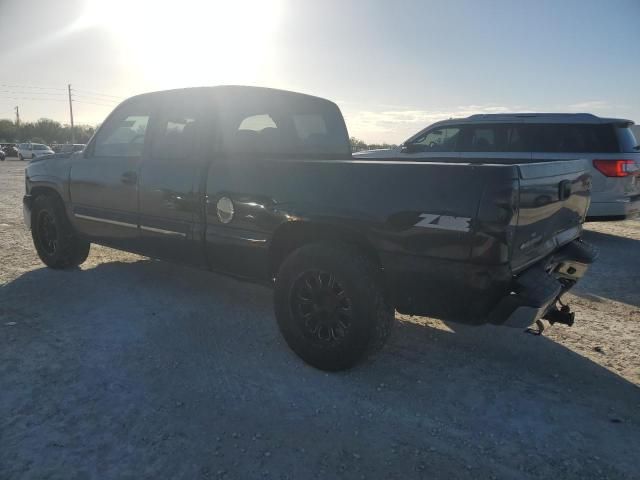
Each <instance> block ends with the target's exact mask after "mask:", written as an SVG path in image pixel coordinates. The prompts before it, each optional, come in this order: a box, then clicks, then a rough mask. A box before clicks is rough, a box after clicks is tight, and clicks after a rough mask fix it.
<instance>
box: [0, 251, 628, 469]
mask: <svg viewBox="0 0 640 480" xmlns="http://www.w3.org/2000/svg"><path fill="white" fill-rule="evenodd" d="M272 312H273V308H272V303H271V292H270V290H269V289H267V288H264V287H260V286H255V285H251V284H245V283H242V282H239V281H236V280H233V279H228V278H225V277H221V276H218V275H215V274H211V273H208V272H203V271H197V270H190V269H187V268H183V267H179V266H175V265H171V264H167V263H164V262H160V261H152V260H140V261H136V262H132V263H126V262H111V263H103V264H100V265H97V266H95V267H93V268H87V269H82V270H75V271H53V270H50V269H46V268H40V269H36V270H33V271H30V272H27V273H25V274H23V275H22V276H20V277H18V278H17V279H15V280H14V281H12V282H10V283H8V284H6V285H4V286H2V287H0V325H6V323H10V322H15V325H12V326H10V327H8V326H5V327H4V328H2V330H0V332H2V335H0V378H2V379H3V395H2V396H0V418H1V420H0V431H4V432H8V433H5V435H7V436H6V437H4V438H5V439H7V441H4V442H3V444H4V445H3V450H4V452H5V453H3V454H0V455H5V457H4V458H5V459H6V458H11V459H12V463H11V464H12V465H17V466H20V465H22V464H23V463H25V462H31V463H30V464H31V465H32V466H31V467H30V468H34V467H33V465H35V466H36V467H37V466H38V465H41V466H43V465H47V466H48V467H51V464H54V465H55V464H56V463H55V462H62V461H64V459H65V458H67V461H69V460H68V459H69V458H71V459H75V460H74V461H77V462H82V461H86V462H94V464H96V465H97V467H96V468H98V471H100V468H103V469H108V468H116V467H113V465H118V467H117V468H125V467H126V468H130V469H131V468H134V465H136V463H135V462H137V463H138V464H141V465H147V466H148V468H149V470H147V473H148V474H149V475H151V476H154V475H155V476H158V475H160V476H164V477H165V478H166V477H176V476H184V475H185V474H189V475H188V476H189V477H190V478H193V475H190V474H191V473H194V472H189V471H184V470H180V468H187V467H181V466H184V465H198V466H199V465H204V464H207V465H210V464H211V462H212V460H211V458H212V457H211V455H212V454H211V452H212V443H215V442H214V440H213V438H215V437H216V435H218V436H222V437H223V438H227V437H229V435H230V434H231V433H230V432H234V435H236V436H234V437H229V441H228V442H227V443H225V442H223V445H222V446H219V447H216V451H219V452H222V457H220V458H218V459H217V460H215V462H216V465H220V464H223V465H225V468H227V469H234V470H233V471H234V472H235V473H237V476H238V478H251V477H255V475H256V472H255V471H254V470H242V469H243V468H245V467H243V466H242V465H235V464H232V463H231V462H232V461H235V460H237V459H238V458H243V457H242V455H244V452H241V449H242V448H244V446H243V445H245V443H243V442H245V441H246V442H247V448H249V447H250V446H251V445H253V446H254V448H255V445H256V441H257V440H256V432H262V433H261V435H262V436H263V437H265V438H268V439H269V440H270V441H271V442H272V443H271V444H272V445H276V446H277V447H273V446H272V447H270V448H272V449H273V448H277V452H280V451H287V452H293V453H291V454H289V455H288V456H284V457H282V458H281V459H278V458H271V459H270V462H271V463H270V465H269V468H270V470H271V471H272V472H286V473H287V474H288V475H291V477H290V478H310V476H311V474H312V473H313V472H315V471H317V469H318V468H329V469H331V468H333V467H335V468H336V469H338V468H342V466H343V465H346V467H345V468H347V472H349V471H351V472H352V473H354V472H357V473H358V477H359V476H360V475H361V474H362V475H366V476H368V477H376V474H377V473H379V472H383V471H385V472H387V471H393V472H396V473H394V475H398V476H399V477H398V478H408V477H410V476H413V475H414V474H415V473H416V471H423V470H422V469H423V468H424V472H425V475H426V476H427V477H428V476H429V475H428V474H429V473H431V474H432V475H437V476H451V477H454V478H479V477H484V478H488V477H489V476H492V475H493V476H498V477H501V478H515V477H517V478H523V476H524V477H528V476H529V475H531V476H540V477H554V476H555V477H557V478H560V477H562V478H587V477H590V476H592V475H593V474H594V472H600V473H602V475H603V476H611V477H623V476H633V474H634V471H635V473H637V470H634V469H636V468H637V465H635V464H634V460H633V459H634V458H636V459H637V456H636V455H635V453H637V451H635V452H634V449H636V448H637V444H638V443H637V441H638V431H639V428H640V422H639V419H638V405H640V389H638V387H637V386H635V385H633V384H632V383H630V382H628V381H626V380H624V379H623V378H621V377H619V376H617V375H615V374H614V373H612V372H610V371H609V370H607V369H605V368H603V367H601V366H599V365H597V364H595V363H593V362H592V361H590V360H588V359H586V358H584V357H582V356H580V355H577V354H576V353H574V352H572V351H570V350H568V349H566V348H565V347H563V346H561V345H559V344H557V343H555V342H553V341H551V340H549V339H547V338H545V337H544V336H542V337H533V336H531V335H525V334H523V333H522V332H520V331H517V330H512V329H508V328H500V327H494V326H483V327H467V326H454V327H452V328H448V327H447V326H445V325H443V324H442V323H441V322H437V321H432V320H428V319H417V318H416V319H406V320H403V321H400V322H398V325H397V328H396V331H395V333H394V336H393V338H392V339H391V341H390V342H389V344H388V346H387V347H386V348H385V349H384V350H383V351H382V352H380V353H379V354H378V355H377V356H376V357H375V358H373V359H371V360H369V361H367V362H365V363H364V364H363V365H361V366H359V367H357V368H355V369H353V370H351V371H348V372H342V373H336V374H326V373H324V372H320V371H318V370H315V369H313V368H311V367H308V366H306V365H305V364H303V363H302V362H301V361H300V360H299V359H298V358H297V357H295V355H294V354H293V353H291V351H290V350H289V349H288V348H287V346H286V344H285V343H284V341H283V340H282V338H281V336H280V334H279V332H278V330H277V327H276V322H275V319H274V317H273V313H272ZM29 425H37V428H36V427H29ZM61 431H63V432H64V434H63V433H60V432H61ZM251 436H253V439H251ZM252 442H253V443H252ZM56 444H63V445H64V448H65V451H67V452H71V453H67V454H66V456H63V457H60V451H61V449H60V448H59V447H56V446H55V445H56ZM51 445H53V446H51ZM233 445H235V447H234V446H233ZM550 446H553V447H552V448H550ZM234 448H235V450H234ZM96 452H97V453H96ZM269 452H271V450H269ZM277 452H276V453H275V454H274V455H273V456H276V454H277ZM296 452H297V453H296ZM300 452H305V453H304V454H302V453H300ZM344 452H347V453H346V454H345V453H344ZM352 452H353V453H352ZM225 455H226V456H225ZM259 455H260V456H262V455H263V453H262V450H260V453H259ZM345 455H346V456H347V457H348V461H347V460H345V458H344V456H345ZM354 455H357V457H355V458H359V457H363V458H366V465H365V466H358V465H352V463H353V462H354V460H353V459H354ZM270 456H271V453H270ZM60 458H62V460H61V459H60ZM225 458H226V459H227V460H224V459H225ZM261 458H262V459H261V460H260V462H262V463H264V461H265V459H264V457H261ZM595 458H597V459H595ZM0 459H1V458H0ZM80 459H83V460H80ZM134 459H135V460H134ZM227 461H228V462H229V463H225V462H227ZM21 462H23V463H21ZM5 463H6V462H5ZM262 463H259V464H260V465H262ZM363 463H364V462H363ZM25 464H26V463H25ZM249 464H251V462H249V463H247V465H249ZM469 464H472V465H473V469H471V468H469V467H468V465H469ZM421 465H422V466H421ZM523 466H524V467H523ZM525 467H526V468H525ZM16 468H17V467H16ZM43 468H44V467H43ZM246 468H249V467H246ZM252 468H253V467H252ZM522 468H525V470H524V472H526V475H524V474H523V475H521V474H522V473H523V470H522ZM349 469H352V470H349ZM103 471H107V470H103ZM128 471H129V472H131V470H128ZM336 471H337V470H336ZM36 473H38V472H36ZM40 473H42V472H40ZM196 473H197V472H196ZM156 474H157V475H156ZM354 475H355V473H354ZM10 476H11V475H10ZM35 476H36V477H37V476H38V475H35ZM116 476H117V475H114V477H116ZM329 476H331V475H329ZM394 478H395V477H394Z"/></svg>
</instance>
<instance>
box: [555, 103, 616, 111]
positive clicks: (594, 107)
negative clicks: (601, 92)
mask: <svg viewBox="0 0 640 480" xmlns="http://www.w3.org/2000/svg"><path fill="white" fill-rule="evenodd" d="M613 108H614V106H613V105H611V104H610V103H609V102H605V101H604V100H589V101H586V102H579V103H572V104H571V105H567V111H569V112H581V113H582V112H589V113H591V112H594V111H600V110H612V109H613Z"/></svg>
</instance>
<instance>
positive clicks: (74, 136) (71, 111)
mask: <svg viewBox="0 0 640 480" xmlns="http://www.w3.org/2000/svg"><path fill="white" fill-rule="evenodd" d="M67 88H68V89H69V116H70V117H71V143H72V144H74V143H76V133H75V132H74V128H73V103H72V102H71V84H69V85H67Z"/></svg>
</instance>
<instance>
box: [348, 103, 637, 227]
mask: <svg viewBox="0 0 640 480" xmlns="http://www.w3.org/2000/svg"><path fill="white" fill-rule="evenodd" d="M632 126H633V122H632V121H631V120H623V119H619V118H599V117H596V116H595V115H591V114H588V113H522V114H494V115H472V116H470V117H467V118H459V119H450V120H444V121H442V122H438V123H434V124H433V125H431V126H429V127H427V128H425V129H424V130H422V131H420V132H418V133H417V134H416V135H414V136H413V137H411V138H409V139H408V140H407V141H406V142H404V143H403V144H402V145H401V146H400V147H398V148H397V149H390V150H372V151H369V152H360V153H356V154H354V158H380V159H383V158H397V159H406V160H419V159H423V160H425V161H433V162H464V163H477V162H482V163H531V162H547V161H552V160H570V159H578V158H582V159H588V160H589V163H590V164H591V175H592V181H593V188H592V192H591V206H590V207H589V212H588V216H589V217H590V218H591V219H593V220H597V219H605V218H616V219H620V218H628V217H633V216H636V215H638V214H640V146H638V141H637V140H636V138H635V137H634V134H633V131H632V128H631V127H632Z"/></svg>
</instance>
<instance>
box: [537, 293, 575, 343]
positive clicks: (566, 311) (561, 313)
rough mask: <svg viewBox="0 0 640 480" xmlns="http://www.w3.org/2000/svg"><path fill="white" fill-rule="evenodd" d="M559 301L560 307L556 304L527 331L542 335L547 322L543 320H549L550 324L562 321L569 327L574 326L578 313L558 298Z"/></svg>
mask: <svg viewBox="0 0 640 480" xmlns="http://www.w3.org/2000/svg"><path fill="white" fill-rule="evenodd" d="M558 303H559V304H560V309H558V307H556V306H555V305H554V306H553V307H551V308H550V309H549V311H548V312H547V313H545V314H544V316H543V317H542V318H541V319H538V320H536V323H535V327H533V326H532V327H529V328H527V329H526V330H525V332H526V333H530V334H531V335H542V332H544V329H545V322H543V320H547V321H548V322H549V325H553V324H554V323H561V324H563V325H567V326H569V327H571V326H573V322H574V320H575V317H576V314H575V313H574V312H572V311H571V308H570V307H569V305H564V304H563V303H562V302H561V301H560V300H558Z"/></svg>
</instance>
